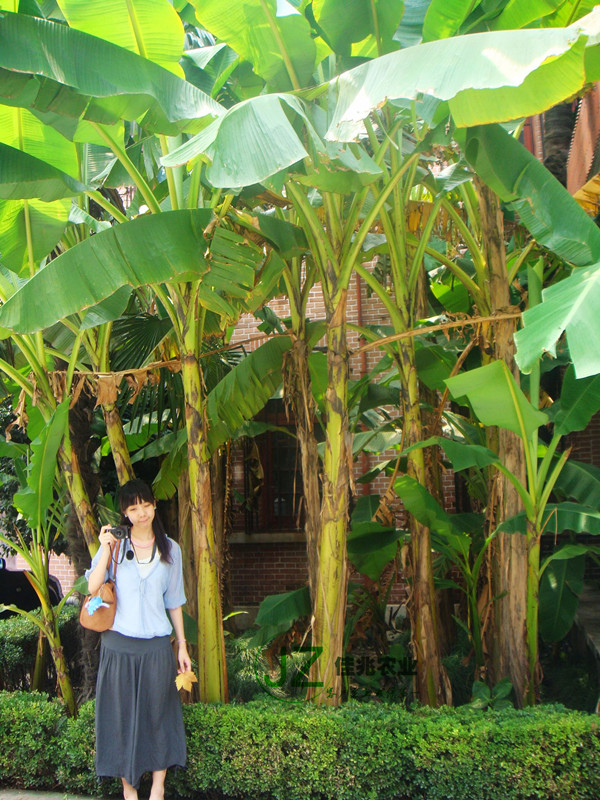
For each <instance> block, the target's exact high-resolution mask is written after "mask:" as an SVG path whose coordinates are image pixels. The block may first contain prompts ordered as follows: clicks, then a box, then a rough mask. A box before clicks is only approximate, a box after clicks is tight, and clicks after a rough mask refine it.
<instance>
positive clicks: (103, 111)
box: [0, 12, 222, 135]
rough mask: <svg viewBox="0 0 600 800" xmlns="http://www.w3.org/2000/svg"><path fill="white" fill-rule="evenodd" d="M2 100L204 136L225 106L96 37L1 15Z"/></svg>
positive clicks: (152, 129) (45, 22) (69, 114)
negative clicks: (207, 124)
mask: <svg viewBox="0 0 600 800" xmlns="http://www.w3.org/2000/svg"><path fill="white" fill-rule="evenodd" d="M0 68H2V71H1V72H0V100H2V102H3V103H6V104H8V105H14V106H23V107H27V108H30V109H32V110H37V111H41V112H46V111H52V112H55V113H58V114H61V115H64V116H67V117H84V118H85V119H88V120H92V121H94V122H97V123H101V124H104V125H113V124H115V123H116V122H118V121H119V120H121V119H129V120H136V119H138V118H140V117H142V116H143V115H145V119H144V121H143V126H144V128H145V129H146V130H148V131H150V132H157V133H166V134H171V135H175V134H176V133H178V132H181V131H192V132H195V131H198V130H200V129H201V128H202V127H203V126H204V125H205V124H206V122H207V121H208V120H209V119H210V118H214V117H217V116H219V114H221V113H222V108H221V106H220V105H219V104H218V103H217V102H216V101H215V100H212V98H210V97H209V96H208V95H206V94H204V92H201V91H200V90H199V89H197V88H196V87H195V86H193V85H192V84H190V83H187V82H186V81H184V80H181V79H180V78H178V77H176V76H175V75H173V74H172V73H170V72H168V71H167V70H165V69H163V68H162V67H160V66H158V65H157V64H154V63H153V62H152V61H148V60H147V59H146V58H142V57H141V56H139V55H137V54H136V53H131V52H129V51H128V50H125V49H123V48H122V47H117V46H116V45H114V44H111V43H110V42H106V41H104V40H102V39H99V38H97V37H96V36H90V35H89V34H87V33H81V32H80V31H76V30H73V29H71V28H68V27H66V26H65V25H61V24H59V23H56V22H50V21H48V20H43V19H39V18H36V17H30V16H28V15H25V14H12V13H8V12H3V13H1V14H0Z"/></svg>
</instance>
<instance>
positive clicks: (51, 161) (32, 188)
mask: <svg viewBox="0 0 600 800" xmlns="http://www.w3.org/2000/svg"><path fill="white" fill-rule="evenodd" d="M0 142H2V143H3V144H4V145H5V146H7V147H3V148H2V157H0V172H1V173H2V176H3V182H5V186H4V187H3V188H4V191H2V189H0V198H8V197H9V196H10V197H12V198H15V199H7V200H6V201H5V202H3V201H2V200H0V253H1V254H2V260H3V263H4V265H5V266H7V267H9V268H10V269H12V270H14V271H15V272H18V273H21V272H22V271H25V272H26V274H28V275H29V274H30V270H31V266H32V265H31V264H30V262H29V259H30V256H31V255H33V261H34V265H35V266H37V262H39V261H40V260H41V259H42V258H44V257H45V256H47V255H48V253H49V252H50V251H51V250H52V249H53V247H54V246H55V245H56V243H57V242H58V241H59V239H60V238H61V236H62V234H63V231H64V229H65V227H66V224H67V220H68V215H69V208H70V205H71V201H70V200H68V199H64V198H70V197H71V196H72V195H74V194H77V193H78V192H79V191H81V190H83V189H84V188H85V187H84V186H83V185H82V184H81V183H80V182H79V181H77V180H75V178H76V177H78V176H79V164H78V159H77V149H76V147H75V145H74V144H72V143H71V142H68V141H66V140H65V139H64V137H63V136H61V135H60V133H58V132H57V131H55V130H53V129H52V128H49V127H48V126H46V125H44V124H43V123H42V122H41V121H40V120H39V119H37V118H36V117H35V116H34V115H33V114H31V113H30V112H29V111H27V110H25V109H20V108H11V107H9V106H2V105H0ZM9 148H12V149H9ZM14 150H17V151H22V152H21V153H20V154H19V152H14ZM19 178H20V179H22V180H23V182H22V183H21V184H20V185H15V181H16V180H18V179H19ZM19 195H20V196H21V197H20V199H16V198H19ZM28 242H29V243H30V245H31V252H30V250H29V247H28Z"/></svg>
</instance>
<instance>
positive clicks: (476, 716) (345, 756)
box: [0, 692, 600, 800]
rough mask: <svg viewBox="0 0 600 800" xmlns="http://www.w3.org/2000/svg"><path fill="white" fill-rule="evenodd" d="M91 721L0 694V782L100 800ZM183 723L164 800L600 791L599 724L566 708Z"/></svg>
mask: <svg viewBox="0 0 600 800" xmlns="http://www.w3.org/2000/svg"><path fill="white" fill-rule="evenodd" d="M93 714H94V704H93V702H90V703H86V704H84V705H83V706H82V708H81V713H80V716H79V718H78V719H77V720H71V719H66V718H65V716H64V715H63V713H62V711H61V708H60V706H59V704H58V703H57V702H55V701H52V702H48V700H47V698H46V697H45V696H44V695H39V694H22V693H16V694H9V693H6V692H2V693H0V781H2V783H5V784H8V785H12V786H15V787H27V786H33V785H36V786H37V787H39V788H56V789H60V790H61V791H64V792H68V793H71V792H77V793H81V792H85V793H88V794H98V791H99V790H98V786H97V784H96V779H95V777H94V768H93V758H94V748H93V741H94V738H93V724H92V720H93ZM184 719H185V723H186V729H187V741H188V767H187V770H184V771H181V772H178V773H176V774H173V775H170V776H169V778H168V787H167V796H168V797H178V798H188V799H189V800H193V799H195V798H197V800H200V798H203V797H206V796H207V794H208V795H209V796H210V797H211V798H215V800H218V799H219V798H228V797H230V798H238V799H241V798H248V797H252V798H261V800H271V799H273V800H275V799H277V800H284V798H285V800H311V799H312V798H314V800H317V799H318V800H405V798H407V797H411V798H419V797H422V798H425V797H427V798H428V800H442V798H448V797H461V798H464V800H480V798H483V797H485V798H486V800H513V799H514V800H517V798H519V799H520V800H522V798H536V797H537V798H540V799H541V798H549V797H552V798H553V800H567V798H568V800H571V798H573V797H577V798H578V800H593V799H594V798H596V797H597V796H598V793H599V791H600V778H599V777H598V776H599V775H600V735H599V731H598V726H597V724H596V722H595V717H593V716H591V715H586V714H581V713H578V712H570V711H566V710H565V709H564V708H562V707H560V706H548V707H545V708H533V709H527V710H526V711H515V710H514V709H507V710H503V711H496V710H488V711H475V710H473V709H469V708H461V709H449V708H443V709H440V710H437V711H434V710H431V709H425V708H418V709H415V710H413V711H406V710H404V709H402V708H399V707H397V706H391V705H389V706H388V705H386V706H382V705H379V706H365V705H360V704H354V703H350V704H348V705H347V706H345V707H343V708H341V709H337V710H330V709H323V708H314V707H312V706H309V705H302V706H301V707H298V706H295V707H294V708H287V707H286V706H285V705H284V704H282V703H278V702H276V701H272V702H256V703H249V704H247V705H244V706H236V705H229V706H223V705H208V706H207V705H203V704H197V705H190V706H185V707H184ZM113 790H114V784H112V786H108V787H107V786H105V785H103V787H102V791H103V792H105V793H109V792H111V791H113Z"/></svg>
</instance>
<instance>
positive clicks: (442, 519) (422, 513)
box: [394, 475, 468, 541]
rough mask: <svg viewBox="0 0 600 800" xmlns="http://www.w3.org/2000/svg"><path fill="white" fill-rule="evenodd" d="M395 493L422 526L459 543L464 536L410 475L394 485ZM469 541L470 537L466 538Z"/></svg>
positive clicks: (402, 477)
mask: <svg viewBox="0 0 600 800" xmlns="http://www.w3.org/2000/svg"><path fill="white" fill-rule="evenodd" d="M394 491H395V492H396V494H397V495H398V497H400V498H401V500H402V502H403V504H404V507H405V508H406V510H407V511H408V512H409V513H410V514H412V515H413V517H415V519H417V520H418V521H419V522H420V523H421V524H422V525H426V526H427V527H428V528H430V529H431V530H435V531H436V532H437V533H438V534H439V535H440V536H442V538H444V539H446V540H452V541H454V540H455V539H457V537H458V539H457V541H458V540H459V539H460V538H461V537H462V536H464V534H463V533H462V531H460V530H459V529H458V528H456V527H455V525H454V523H453V521H452V518H451V516H450V515H449V514H446V512H445V511H444V509H443V508H442V507H441V506H440V504H439V503H438V502H437V500H435V498H434V497H433V496H432V495H431V494H430V493H429V492H428V491H427V489H426V488H425V487H424V486H422V485H421V484H420V483H419V482H418V481H417V480H415V479H414V478H411V477H410V475H402V476H401V477H400V478H398V479H397V480H396V481H395V483H394ZM466 538H467V539H468V537H466Z"/></svg>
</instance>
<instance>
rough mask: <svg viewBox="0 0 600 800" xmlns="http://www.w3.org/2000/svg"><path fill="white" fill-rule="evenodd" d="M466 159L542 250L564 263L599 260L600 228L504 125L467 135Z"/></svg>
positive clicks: (586, 262) (472, 129) (585, 262)
mask: <svg viewBox="0 0 600 800" xmlns="http://www.w3.org/2000/svg"><path fill="white" fill-rule="evenodd" d="M465 156H466V158H467V160H468V161H469V163H470V164H471V165H472V166H473V168H474V169H475V171H476V172H477V175H478V176H479V177H480V178H481V179H482V180H484V181H485V182H486V183H487V184H488V186H489V187H490V188H491V189H493V190H494V191H495V192H496V194H497V195H498V196H499V197H500V198H501V199H502V200H504V202H506V203H510V207H512V208H513V209H514V210H515V211H516V212H517V214H518V215H519V218H520V220H521V222H522V223H523V225H525V226H526V227H527V228H528V230H529V232H530V233H531V235H532V236H533V237H534V238H535V239H536V240H537V241H538V242H539V243H540V244H542V245H544V247H547V248H548V249H549V250H552V251H553V252H555V253H556V254H557V255H559V256H560V257H561V258H563V259H564V260H565V261H568V262H569V263H571V264H575V265H577V266H586V265H587V264H591V263H593V262H595V261H600V229H598V226H597V225H596V224H595V223H594V222H593V220H592V219H591V218H590V217H589V216H588V215H587V214H586V213H585V211H584V210H583V209H582V208H581V206H580V205H579V203H577V202H576V201H575V200H574V199H573V197H572V196H571V195H570V194H569V192H568V191H567V190H566V189H565V188H564V186H562V185H561V184H560V183H559V182H558V181H557V180H556V178H555V177H554V176H553V175H552V174H551V173H550V172H548V170H547V169H546V168H545V167H544V166H543V165H542V164H541V163H540V162H539V161H538V159H537V158H536V157H535V156H534V155H533V154H532V153H530V152H529V151H528V150H527V149H526V148H525V147H523V145H522V144H521V143H520V142H518V141H517V140H516V139H515V138H514V137H513V136H510V135H509V134H508V133H507V132H506V131H505V130H504V129H503V128H502V127H500V125H478V126H476V127H474V128H470V129H469V130H468V131H467V132H466V137H465Z"/></svg>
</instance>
